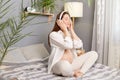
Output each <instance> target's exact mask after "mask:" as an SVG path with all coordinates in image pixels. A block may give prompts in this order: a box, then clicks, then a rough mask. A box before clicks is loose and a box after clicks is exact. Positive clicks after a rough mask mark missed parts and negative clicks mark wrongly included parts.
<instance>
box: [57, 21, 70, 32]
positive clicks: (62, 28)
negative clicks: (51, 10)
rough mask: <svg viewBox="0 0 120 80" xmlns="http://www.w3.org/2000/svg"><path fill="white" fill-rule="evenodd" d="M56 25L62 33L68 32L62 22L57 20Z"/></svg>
mask: <svg viewBox="0 0 120 80" xmlns="http://www.w3.org/2000/svg"><path fill="white" fill-rule="evenodd" d="M57 24H58V26H59V27H60V28H61V30H62V31H63V32H66V31H68V30H67V26H66V25H65V23H64V22H63V21H62V20H57Z"/></svg>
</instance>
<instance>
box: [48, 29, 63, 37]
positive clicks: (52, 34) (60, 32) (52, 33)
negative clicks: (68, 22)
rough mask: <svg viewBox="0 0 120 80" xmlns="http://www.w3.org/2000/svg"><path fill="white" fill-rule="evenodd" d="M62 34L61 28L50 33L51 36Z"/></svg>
mask: <svg viewBox="0 0 120 80" xmlns="http://www.w3.org/2000/svg"><path fill="white" fill-rule="evenodd" d="M61 34H62V31H61V30H59V31H52V32H51V33H50V36H59V35H61Z"/></svg>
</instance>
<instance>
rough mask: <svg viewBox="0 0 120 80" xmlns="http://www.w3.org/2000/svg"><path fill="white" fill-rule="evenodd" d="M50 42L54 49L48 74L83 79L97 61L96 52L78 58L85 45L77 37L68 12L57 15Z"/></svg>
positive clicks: (49, 38)
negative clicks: (80, 49) (78, 52)
mask: <svg viewBox="0 0 120 80" xmlns="http://www.w3.org/2000/svg"><path fill="white" fill-rule="evenodd" d="M48 41H49V43H50V46H51V49H52V50H51V54H50V57H49V61H48V73H54V74H57V75H63V76H74V77H81V76H83V74H85V73H86V72H87V71H88V69H89V68H90V67H91V66H92V65H93V64H94V63H95V61H96V60H97V57H98V55H97V53H96V52H95V51H90V52H87V53H85V54H82V55H80V56H77V49H78V48H83V43H82V41H81V39H80V38H79V37H78V36H77V35H76V33H75V31H74V29H73V26H72V21H71V18H70V15H69V14H68V12H66V11H62V12H61V13H59V14H58V15H57V18H56V22H55V25H54V28H53V30H52V32H51V33H50V34H49V36H48Z"/></svg>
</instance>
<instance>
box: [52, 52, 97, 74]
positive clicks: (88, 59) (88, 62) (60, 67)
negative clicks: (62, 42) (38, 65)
mask: <svg viewBox="0 0 120 80" xmlns="http://www.w3.org/2000/svg"><path fill="white" fill-rule="evenodd" d="M97 58H98V54H97V53H96V52H95V51H90V52H87V53H85V54H83V55H81V56H78V57H76V58H75V59H73V62H72V64H70V63H69V62H68V61H66V60H60V61H59V62H57V63H56V64H55V65H54V66H53V68H52V70H53V73H55V74H58V75H63V76H73V74H74V71H75V70H80V72H82V73H83V74H85V73H86V72H87V71H88V69H90V67H92V66H93V64H94V63H95V62H96V60H97Z"/></svg>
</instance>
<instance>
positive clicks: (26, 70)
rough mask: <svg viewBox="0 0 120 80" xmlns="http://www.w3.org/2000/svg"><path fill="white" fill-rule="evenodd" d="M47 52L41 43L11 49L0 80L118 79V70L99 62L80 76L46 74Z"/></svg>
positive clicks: (119, 75) (119, 77) (0, 74)
mask: <svg viewBox="0 0 120 80" xmlns="http://www.w3.org/2000/svg"><path fill="white" fill-rule="evenodd" d="M21 51H22V52H23V53H21ZM13 53H14V55H13ZM15 53H17V54H15ZM33 53H34V54H33ZM41 53H42V55H41ZM43 53H44V54H43ZM30 54H31V55H30ZM48 54H49V53H48V52H47V51H46V49H45V47H44V45H43V44H37V45H32V46H26V47H22V48H20V49H15V50H13V51H11V52H10V53H9V54H8V55H7V56H6V57H5V60H4V61H3V65H4V66H8V67H6V68H4V69H0V80H120V70H118V69H115V68H114V69H113V68H110V67H108V66H105V65H102V64H99V63H95V64H94V65H93V66H92V67H91V68H90V69H89V71H88V72H87V73H86V74H85V75H84V76H83V77H81V78H75V77H63V76H57V75H55V74H48V73H47V65H48V57H47V56H48ZM16 56H19V57H16Z"/></svg>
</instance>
